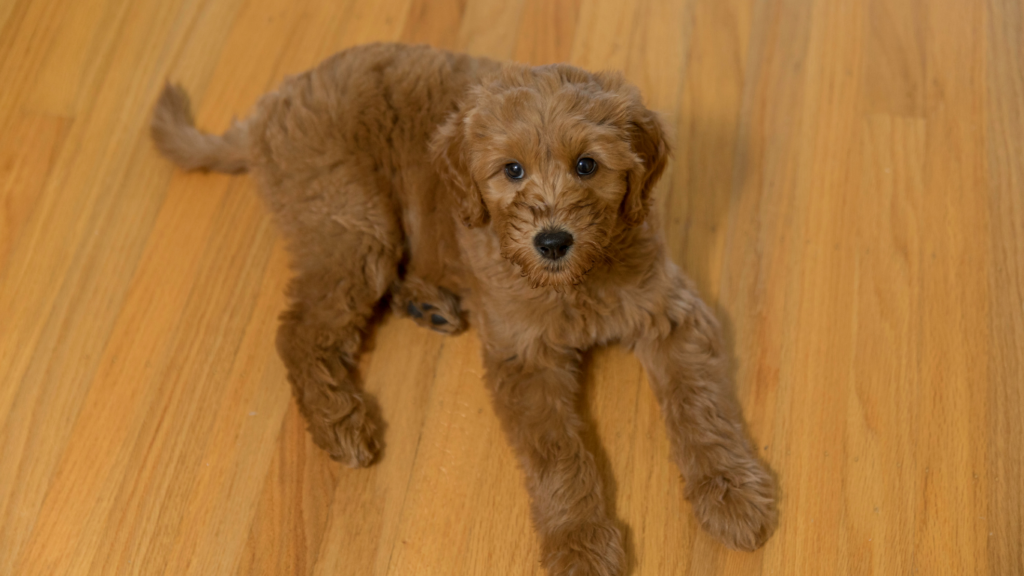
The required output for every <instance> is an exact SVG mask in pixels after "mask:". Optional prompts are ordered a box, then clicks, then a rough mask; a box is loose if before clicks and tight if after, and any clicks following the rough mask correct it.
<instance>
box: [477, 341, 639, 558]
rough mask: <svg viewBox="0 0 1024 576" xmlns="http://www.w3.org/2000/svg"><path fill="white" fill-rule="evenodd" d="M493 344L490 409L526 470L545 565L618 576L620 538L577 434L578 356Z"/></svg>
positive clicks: (579, 424) (591, 461)
mask: <svg viewBox="0 0 1024 576" xmlns="http://www.w3.org/2000/svg"><path fill="white" fill-rule="evenodd" d="M491 344H492V345H488V346H485V349H486V350H487V352H486V353H485V362H486V365H487V375H488V382H489V386H490V387H491V392H492V397H493V400H494V407H495V411H496V412H497V414H498V417H499V418H500V420H501V423H502V427H503V429H504V430H505V433H506V435H507V436H508V439H509V442H510V443H511V445H512V448H513V450H514V451H515V453H516V455H517V457H518V458H519V461H520V463H521V465H522V467H523V469H524V471H525V473H526V485H527V489H528V490H529V492H530V500H531V512H532V515H533V522H534V526H535V527H536V529H537V532H538V534H539V536H540V540H541V553H542V562H543V564H544V566H545V568H547V569H548V570H549V571H550V573H551V574H553V575H568V574H573V575H579V576H584V575H594V576H598V575H600V576H613V575H617V574H621V572H622V565H623V562H624V554H623V548H622V535H621V533H620V532H619V530H618V528H616V526H615V525H614V523H613V522H612V521H611V519H610V518H609V517H608V514H607V512H606V509H605V502H604V497H603V492H602V488H601V478H600V476H599V474H598V471H597V466H596V465H595V463H594V457H593V455H592V454H591V453H590V452H589V451H588V450H587V448H586V447H585V446H584V444H583V440H582V438H581V437H580V432H581V429H582V427H583V422H582V420H581V418H580V416H579V413H578V411H577V401H578V396H579V389H580V380H579V367H580V358H579V352H577V351H575V350H564V351H558V350H554V349H552V348H549V347H542V346H539V345H532V346H531V347H530V349H529V350H528V351H526V352H520V353H519V354H516V355H514V356H512V355H511V353H510V352H508V350H510V349H511V347H504V346H493V343H491ZM499 350H503V351H504V352H501V351H499Z"/></svg>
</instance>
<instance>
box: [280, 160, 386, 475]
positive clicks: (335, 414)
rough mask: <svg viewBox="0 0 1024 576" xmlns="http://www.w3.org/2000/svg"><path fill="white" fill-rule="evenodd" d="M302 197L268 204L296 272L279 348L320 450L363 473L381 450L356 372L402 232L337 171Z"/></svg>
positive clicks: (378, 200)
mask: <svg viewBox="0 0 1024 576" xmlns="http://www.w3.org/2000/svg"><path fill="white" fill-rule="evenodd" d="M264 190H269V192H270V193H271V194H272V193H274V192H276V191H278V190H281V189H280V188H277V189H273V188H269V187H266V188H264ZM302 190H303V192H304V193H305V197H304V198H301V199H297V200H299V201H295V200H296V199H294V198H293V201H291V202H281V203H275V202H274V198H271V199H270V200H271V202H270V204H271V206H275V204H276V206H275V207H277V208H278V211H277V216H278V222H279V223H280V225H281V227H282V228H283V230H284V232H285V234H286V235H287V236H288V239H289V249H290V252H291V256H292V264H293V267H294V268H295V270H296V272H297V274H296V276H295V278H294V279H293V280H292V282H291V284H290V285H289V288H288V295H289V296H290V297H291V301H292V302H291V307H290V308H289V309H288V310H287V311H286V312H285V313H284V314H282V315H281V325H280V327H279V329H278V333H277V350H278V353H279V354H280V356H281V359H282V360H283V361H284V364H285V366H286V368H287V369H288V380H289V381H290V382H291V385H292V394H293V396H294V397H295V400H296V402H297V404H298V405H299V408H300V410H301V412H302V414H303V416H304V417H305V418H306V420H307V422H308V424H309V432H310V434H311V435H312V436H313V440H314V441H315V442H316V444H317V445H318V446H320V447H321V448H323V449H324V450H326V451H327V452H328V453H329V454H330V456H331V458H333V459H334V460H337V461H339V462H342V463H344V464H347V465H349V466H352V467H358V466H367V465H369V464H370V463H371V462H373V459H374V458H375V456H376V454H377V452H378V451H379V449H380V445H381V444H380V441H381V440H380V437H379V434H380V431H381V426H380V414H379V412H378V410H377V409H376V406H375V402H374V401H373V398H372V397H370V396H369V395H367V394H366V393H365V392H363V391H362V390H361V389H360V388H359V387H358V386H357V377H356V371H357V367H358V361H359V354H360V351H361V348H362V343H363V336H364V334H365V331H366V329H367V323H368V320H369V319H370V317H371V316H372V315H373V313H374V309H375V307H376V305H377V303H378V301H379V300H380V299H381V298H382V297H383V296H384V295H385V294H386V293H387V291H388V288H389V287H390V286H391V285H392V284H393V283H394V281H395V279H396V278H397V275H398V262H399V260H400V259H401V256H402V254H401V248H400V246H401V235H400V234H401V233H400V230H399V228H398V225H397V223H396V221H395V219H394V217H393V211H392V210H390V209H389V206H388V205H387V204H386V200H384V198H385V196H384V195H382V194H379V193H375V191H374V190H371V189H368V188H367V187H365V186H360V185H354V184H352V181H351V180H349V179H346V178H345V177H344V174H343V173H341V172H340V171H338V172H335V173H333V174H325V175H323V176H321V177H320V178H319V179H317V180H315V181H313V182H311V183H307V185H306V186H305V187H303V188H302Z"/></svg>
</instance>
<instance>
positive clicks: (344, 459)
mask: <svg viewBox="0 0 1024 576" xmlns="http://www.w3.org/2000/svg"><path fill="white" fill-rule="evenodd" d="M378 429H379V427H378V426H377V422H376V420H375V419H374V417H373V416H372V415H371V414H369V413H368V412H367V410H366V409H365V407H363V406H360V407H359V408H357V409H356V410H353V411H352V412H351V413H349V414H348V415H347V416H345V417H344V418H342V419H341V420H338V421H335V422H328V421H325V420H322V419H321V420H320V421H318V422H313V421H312V420H311V421H310V425H309V431H310V433H311V434H312V436H313V441H314V442H316V444H317V446H319V447H321V448H323V449H324V450H326V451H327V453H328V454H330V456H331V459H332V460H335V461H337V462H341V463H342V464H345V465H346V466H348V467H350V468H365V467H366V466H369V465H370V464H372V463H373V461H374V459H375V458H376V457H377V453H378V452H380V441H379V440H378V438H377V437H378Z"/></svg>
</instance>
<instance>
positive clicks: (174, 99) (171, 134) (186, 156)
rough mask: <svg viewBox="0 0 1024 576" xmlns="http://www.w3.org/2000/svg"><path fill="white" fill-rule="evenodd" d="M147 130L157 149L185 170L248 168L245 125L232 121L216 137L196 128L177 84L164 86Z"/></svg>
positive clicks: (187, 104) (227, 170) (182, 92)
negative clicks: (226, 128) (228, 126)
mask: <svg viewBox="0 0 1024 576" xmlns="http://www.w3.org/2000/svg"><path fill="white" fill-rule="evenodd" d="M149 129H150V134H151V135H152V136H153V142H155V143H156V147H157V148H158V149H159V150H160V152H162V153H163V155H164V156H166V157H168V158H170V159H171V160H172V161H174V163H175V164H177V165H178V166H181V167H182V168H183V169H185V170H213V171H216V172H245V170H246V168H247V167H248V154H247V149H248V138H247V136H248V133H249V127H248V124H247V123H246V122H245V121H242V122H232V123H231V127H230V128H228V131H227V132H225V133H224V134H223V135H220V136H218V135H216V134H207V133H205V132H201V131H199V130H198V129H197V128H196V125H195V121H194V120H193V119H192V110H191V107H190V106H189V101H188V94H187V93H186V92H185V89H184V88H182V87H181V86H176V85H171V84H167V86H165V87H164V91H163V92H162V93H161V94H160V99H159V100H157V102H156V108H154V110H153V120H152V121H151V122H150V125H149Z"/></svg>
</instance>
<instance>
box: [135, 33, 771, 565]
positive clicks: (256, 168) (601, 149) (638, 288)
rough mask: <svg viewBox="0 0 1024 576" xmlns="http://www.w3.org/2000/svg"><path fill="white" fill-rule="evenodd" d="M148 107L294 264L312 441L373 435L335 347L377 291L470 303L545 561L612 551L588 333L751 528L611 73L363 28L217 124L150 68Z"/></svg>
mask: <svg viewBox="0 0 1024 576" xmlns="http://www.w3.org/2000/svg"><path fill="white" fill-rule="evenodd" d="M152 130H153V138H154V139H155V141H156V143H157V145H158V146H159V148H160V150H161V151H163V153H164V154H165V155H167V156H168V157H170V158H171V159H172V160H174V161H175V162H177V163H178V164H179V165H180V166H182V167H184V168H186V169H201V168H205V169H211V170H218V171H228V172H230V171H242V170H248V171H250V172H252V174H253V175H254V176H255V177H256V178H257V180H258V181H259V188H260V190H261V192H262V195H263V198H264V199H265V201H266V203H267V205H268V206H269V207H270V209H271V210H272V211H273V213H274V215H275V217H276V219H277V222H278V224H279V225H280V227H281V229H282V230H283V232H284V235H285V237H286V238H287V239H288V241H289V245H290V250H291V255H292V258H293V266H294V268H295V272H296V275H295V279H294V280H293V281H292V283H291V286H290V289H289V294H290V296H291V299H292V304H291V308H290V309H289V310H288V311H287V312H285V313H284V314H283V315H282V317H281V327H280V330H279V332H278V337H277V346H278V350H279V352H280V354H281V357H282V359H283V360H284V362H285V364H286V365H287V368H288V377H289V380H290V381H291V383H292V387H293V392H294V395H295V399H296V401H297V402H298V404H299V406H300V408H301V409H302V413H303V414H304V415H305V417H306V418H307V420H308V421H309V430H310V433H311V434H312V435H313V438H314V440H315V441H316V443H317V444H318V445H319V446H321V447H323V448H324V449H325V450H327V451H328V452H329V453H330V455H331V457H332V458H334V459H336V460H339V461H341V462H344V463H346V464H348V465H350V466H366V465H368V464H370V463H371V462H372V461H373V459H374V456H375V454H376V453H377V450H378V448H379V445H380V444H379V443H380V439H379V438H378V431H379V430H380V425H379V415H378V414H377V413H376V412H375V411H374V410H373V409H372V403H371V402H370V401H369V399H368V398H367V397H366V396H365V395H364V393H363V392H362V391H361V390H360V389H359V387H358V386H357V385H356V382H354V381H353V368H354V367H355V365H356V361H357V356H358V354H359V351H360V346H361V340H362V336H363V333H364V330H365V329H366V323H367V319H368V318H369V317H370V315H371V313H372V311H373V310H374V307H375V305H376V304H377V303H378V301H380V300H381V299H382V298H385V297H388V296H389V297H390V301H391V305H392V307H393V309H394V310H395V312H396V313H398V314H404V315H408V316H410V317H412V318H413V319H414V320H415V321H417V322H419V323H420V324H423V325H425V326H428V327H431V328H434V329H439V330H442V331H446V332H455V331H458V330H460V329H461V328H462V327H463V326H464V318H463V313H464V312H466V313H468V315H469V317H470V318H471V319H472V321H473V322H474V323H475V325H476V326H477V329H478V330H479V333H480V337H481V339H482V341H483V353H484V361H485V364H486V367H487V384H488V386H489V387H490V390H491V392H492V396H493V399H494V408H495V412H496V413H497V414H498V417H499V418H500V419H501V422H502V425H503V427H504V430H505V432H506V434H507V436H508V439H509V441H510V442H511V444H512V446H513V448H514V449H515V452H516V454H517V455H518V457H519V460H520V462H521V463H522V467H523V469H524V471H525V473H526V484H527V488H528V489H529V492H530V496H531V501H532V514H533V520H534V524H535V526H536V529H537V531H538V533H539V534H540V539H541V545H542V554H543V560H544V565H545V566H546V567H547V568H548V570H550V571H551V573H553V574H578V575H582V574H599V575H613V574H620V573H621V572H622V567H623V549H622V535H621V534H620V533H619V530H618V529H617V528H616V526H615V524H614V523H613V522H612V521H611V519H610V518H609V516H608V513H607V511H606V507H605V502H604V500H603V499H602V490H601V479H600V477H599V475H598V472H597V468H596V467H595V464H594V458H593V456H592V455H591V454H590V453H589V452H588V451H587V449H586V448H585V447H584V444H583V441H582V440H581V437H580V434H581V428H582V422H581V419H580V416H579V413H578V410H577V400H578V396H579V389H580V373H579V371H580V357H581V355H582V353H583V352H584V351H586V350H587V349H589V348H591V347H593V346H596V345H600V344H605V343H609V342H621V343H623V344H624V345H625V346H627V347H629V348H631V349H632V350H634V351H635V352H636V354H637V356H638V357H639V358H640V360H641V361H642V362H643V364H644V366H645V367H646V369H647V372H648V374H649V377H650V381H651V384H652V386H653V388H654V391H655V393H656V394H657V398H658V401H659V403H660V404H661V409H662V412H663V414H664V418H665V423H666V426H667V428H668V433H669V437H670V439H671V443H672V449H673V458H674V459H675V461H676V463H677V464H678V466H679V469H680V470H681V472H682V474H683V476H684V477H685V480H686V497H687V498H688V499H689V500H690V501H691V502H692V504H693V508H694V512H695V513H696V515H697V518H698V519H699V520H700V523H701V525H702V526H703V527H704V528H705V529H706V530H707V531H709V532H710V533H711V534H713V535H715V536H716V537H718V538H720V539H721V540H722V541H723V542H725V543H726V544H727V545H729V546H732V547H735V548H740V549H743V550H753V549H755V548H757V547H758V546H760V545H761V544H762V543H763V542H764V541H765V540H766V539H767V538H768V536H770V535H771V533H772V531H773V529H774V525H775V519H776V511H775V495H774V486H773V483H772V479H771V477H770V476H769V475H768V473H767V472H766V470H765V468H764V466H763V465H762V464H761V463H760V462H759V461H758V459H757V457H756V455H755V454H754V452H753V451H752V450H751V448H750V446H749V445H748V443H747V441H746V439H745V437H744V430H743V423H742V419H741V415H740V412H739V410H738V408H737V405H736V403H735V400H734V399H733V398H732V397H731V396H730V392H729V389H730V387H729V385H728V382H727V377H726V370H725V367H724V365H723V351H722V343H721V338H720V336H719V329H718V324H717V322H716V321H715V318H714V317H713V316H712V314H711V312H710V311H709V310H708V308H707V306H705V305H704V303H703V302H702V301H701V300H700V298H699V297H698V296H697V295H696V293H695V292H694V289H693V285H692V284H691V283H690V281H689V280H688V279H687V278H686V277H685V276H683V274H682V273H681V272H680V271H679V269H678V268H676V266H675V265H674V264H673V263H672V262H671V261H670V260H669V258H668V256H667V253H666V249H665V245H664V241H663V240H662V238H661V236H660V234H659V229H658V226H657V224H656V223H655V222H654V220H653V218H652V217H651V215H650V209H651V206H652V203H651V190H652V188H653V187H654V184H655V182H656V181H657V180H658V178H659V176H660V175H661V173H662V171H663V169H664V167H665V163H666V157H667V154H668V146H667V145H666V142H665V137H664V134H663V129H662V127H661V124H660V122H659V120H658V118H657V117H656V116H655V115H654V114H653V113H651V112H650V111H649V110H647V109H646V108H645V107H644V106H643V104H642V102H641V99H640V95H639V93H638V91H637V90H636V89H635V88H634V87H632V86H630V85H629V84H627V83H626V82H625V80H624V79H623V78H622V76H621V75H619V74H609V73H599V74H591V73H589V72H585V71H583V70H579V69H577V68H573V67H571V66H564V65H556V66H544V67H540V68H530V67H526V66H519V65H501V64H498V63H496V62H493V61H490V60H485V59H479V58H471V57H468V56H462V55H457V54H450V53H447V52H442V51H438V50H433V49H430V48H427V47H409V46H402V45H395V44H376V45H370V46H364V47H360V48H353V49H351V50H347V51H345V52H342V53H340V54H338V55H336V56H334V57H332V58H330V59H328V60H327V61H325V62H324V63H322V64H321V65H319V66H318V67H317V68H315V69H314V70H312V71H310V72H307V73H305V74H301V75H298V76H295V77H292V78H289V79H287V80H286V81H285V82H284V83H283V84H282V85H281V87H280V88H279V89H278V90H277V91H276V92H273V93H271V94H268V95H266V96H264V97H263V98H262V99H261V100H260V101H259V103H258V104H257V105H256V107H255V109H254V111H253V112H252V114H251V115H250V116H249V117H248V118H247V119H245V120H244V121H242V122H240V123H236V124H235V125H233V126H232V127H231V129H229V130H228V131H227V133H225V134H224V135H222V136H214V135H209V134H203V133H201V132H199V131H197V130H196V129H195V127H194V126H193V123H192V118H191V115H190V113H189V107H188V99H187V97H186V96H185V94H184V92H183V91H181V89H180V88H173V87H168V88H167V89H166V90H165V91H164V93H163V95H162V96H161V98H160V101H159V102H158V103H157V106H156V111H155V113H154V117H153V124H152Z"/></svg>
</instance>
